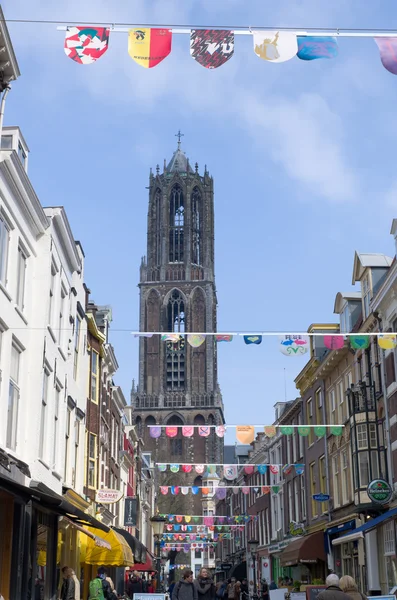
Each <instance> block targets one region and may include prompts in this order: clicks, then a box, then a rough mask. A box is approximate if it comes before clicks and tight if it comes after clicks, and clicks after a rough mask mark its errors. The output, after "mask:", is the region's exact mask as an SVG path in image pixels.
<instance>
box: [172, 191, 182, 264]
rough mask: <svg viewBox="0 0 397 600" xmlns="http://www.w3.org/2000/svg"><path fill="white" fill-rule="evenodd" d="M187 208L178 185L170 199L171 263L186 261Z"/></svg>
mask: <svg viewBox="0 0 397 600" xmlns="http://www.w3.org/2000/svg"><path fill="white" fill-rule="evenodd" d="M184 211H185V207H184V201H183V192H182V188H181V186H180V185H178V184H176V185H174V187H173V188H172V190H171V197H170V235H169V245H170V247H169V261H170V263H179V262H183V259H184V252H183V250H184V244H183V242H184V225H185V212H184Z"/></svg>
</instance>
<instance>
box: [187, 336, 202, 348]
mask: <svg viewBox="0 0 397 600" xmlns="http://www.w3.org/2000/svg"><path fill="white" fill-rule="evenodd" d="M187 341H188V344H190V345H191V346H192V348H199V347H200V346H201V345H202V344H204V342H205V335H195V334H189V335H188V336H187Z"/></svg>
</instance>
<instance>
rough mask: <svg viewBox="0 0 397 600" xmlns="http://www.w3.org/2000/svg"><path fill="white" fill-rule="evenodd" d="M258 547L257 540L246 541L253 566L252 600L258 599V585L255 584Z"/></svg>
mask: <svg viewBox="0 0 397 600" xmlns="http://www.w3.org/2000/svg"><path fill="white" fill-rule="evenodd" d="M258 546H259V542H258V540H249V541H248V550H249V551H250V553H251V556H252V562H253V565H254V569H253V570H254V593H253V596H252V597H253V598H254V600H256V599H257V598H258V585H257V582H256V553H257V550H258Z"/></svg>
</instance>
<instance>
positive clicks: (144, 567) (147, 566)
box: [130, 556, 155, 571]
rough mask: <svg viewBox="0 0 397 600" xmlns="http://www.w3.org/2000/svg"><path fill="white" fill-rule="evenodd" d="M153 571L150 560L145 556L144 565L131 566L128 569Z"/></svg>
mask: <svg viewBox="0 0 397 600" xmlns="http://www.w3.org/2000/svg"><path fill="white" fill-rule="evenodd" d="M154 570H155V569H154V568H153V563H152V560H151V558H150V556H147V559H146V562H145V563H142V564H140V563H137V564H135V565H132V567H130V571H154Z"/></svg>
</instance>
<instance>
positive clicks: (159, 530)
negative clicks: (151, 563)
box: [150, 515, 166, 591]
mask: <svg viewBox="0 0 397 600" xmlns="http://www.w3.org/2000/svg"><path fill="white" fill-rule="evenodd" d="M165 522H166V518H165V517H160V515H153V517H150V524H151V526H152V530H153V535H154V544H155V549H156V581H157V585H156V591H158V590H159V589H160V585H161V580H160V569H161V567H160V538H161V536H162V535H163V533H164V523H165Z"/></svg>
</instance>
